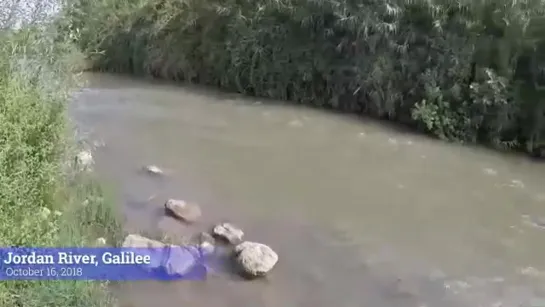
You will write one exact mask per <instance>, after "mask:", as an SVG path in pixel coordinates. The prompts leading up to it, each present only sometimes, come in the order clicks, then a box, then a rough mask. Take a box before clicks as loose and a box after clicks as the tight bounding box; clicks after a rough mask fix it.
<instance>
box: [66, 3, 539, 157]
mask: <svg viewBox="0 0 545 307" xmlns="http://www.w3.org/2000/svg"><path fill="white" fill-rule="evenodd" d="M67 2H68V5H67V6H66V7H65V10H64V18H65V21H66V23H65V24H64V26H63V31H64V32H65V33H67V34H69V35H70V36H72V37H76V38H77V40H78V43H79V44H80V47H81V48H83V50H84V51H85V53H86V55H87V56H88V57H89V58H90V60H91V62H92V64H93V65H94V68H95V69H99V70H108V71H114V72H129V73H134V74H147V75H153V76H157V77H162V78H169V79H175V80H185V81H189V82H196V83H202V84H208V85H213V86H218V87H221V88H224V89H228V90H233V91H238V92H241V93H245V94H249V95H256V96H263V97H270V98H275V99H283V100H291V101H295V102H298V103H304V104H309V105H314V106H320V107H325V108H334V109H339V110H344V111H349V112H356V113H363V114H369V115H372V116H375V117H379V118H386V119H390V120H393V121H397V122H401V123H404V124H407V125H410V126H413V127H415V128H418V129H421V130H424V131H426V132H429V133H431V134H433V135H436V136H437V137H440V138H443V139H447V140H455V141H460V142H482V143H486V144H491V145H494V146H498V147H515V148H522V149H526V150H527V151H529V152H533V151H536V150H538V149H540V148H542V146H543V145H545V103H544V101H543V97H544V95H543V85H544V84H543V83H544V81H545V79H544V77H543V71H544V70H543V67H545V65H544V64H545V58H543V54H545V53H544V52H543V38H544V37H545V31H544V30H545V24H544V23H543V21H544V19H543V17H542V16H543V12H544V11H545V4H544V3H543V2H542V1H539V0H522V1H491V0H483V1H471V0H467V1H466V0H462V1H452V0H432V1H423V0H389V1H378V0H370V1H361V0H328V1H323V0H318V1H316V0H285V1H270V0H257V1H254V0H252V1H248V0H236V1H234V0H227V1H224V0H222V1H220V0H199V1H197V0H183V1H180V0H139V1H128V0H93V1H90V0H67Z"/></svg>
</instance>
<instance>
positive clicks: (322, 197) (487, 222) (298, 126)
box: [73, 74, 545, 307]
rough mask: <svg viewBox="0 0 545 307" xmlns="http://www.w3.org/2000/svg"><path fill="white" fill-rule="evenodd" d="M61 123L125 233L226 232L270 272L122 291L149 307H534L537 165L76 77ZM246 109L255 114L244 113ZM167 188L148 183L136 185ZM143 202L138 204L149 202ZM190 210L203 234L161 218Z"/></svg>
mask: <svg viewBox="0 0 545 307" xmlns="http://www.w3.org/2000/svg"><path fill="white" fill-rule="evenodd" d="M88 77H89V80H90V84H89V86H88V88H86V89H85V90H83V91H81V92H80V93H79V94H78V95H77V96H76V97H77V98H76V102H75V103H74V105H73V107H74V108H73V116H74V117H75V119H76V122H77V123H78V125H79V126H80V127H81V129H82V131H83V132H84V133H85V134H86V135H87V136H88V138H89V139H91V140H104V142H105V143H106V146H105V147H103V148H98V149H97V152H96V153H95V156H96V158H97V170H98V172H99V174H101V175H102V176H103V178H105V180H107V181H108V182H111V183H112V184H113V186H114V187H116V188H117V189H118V191H119V193H120V195H121V196H122V197H121V198H122V199H121V200H120V202H122V204H123V212H125V215H126V218H127V226H126V227H127V229H128V230H129V231H163V232H166V233H169V234H170V235H184V234H189V233H195V232H197V231H199V230H204V229H208V227H209V226H210V225H212V224H213V223H215V222H218V221H221V220H230V221H233V222H235V223H237V224H239V225H240V226H242V227H243V229H244V230H245V231H246V233H247V237H246V238H247V239H249V240H255V241H259V242H263V243H266V244H269V245H270V246H271V247H273V248H274V249H275V250H276V251H277V252H278V253H279V255H280V262H279V263H278V266H277V267H276V268H275V270H274V271H273V272H272V273H271V274H270V276H269V278H268V279H266V280H258V281H252V282H245V281H240V280H238V279H236V278H232V277H229V276H228V275H225V274H220V275H218V276H211V277H210V278H209V280H207V281H206V282H179V283H175V284H166V283H148V282H146V283H133V284H127V285H125V286H124V287H122V289H120V290H119V295H120V297H121V299H122V300H123V302H124V303H125V304H127V305H130V306H135V307H148V306H153V307H156V306H164V307H168V306H182V305H183V304H187V305H186V306H192V307H200V306H237V307H240V306H274V307H279V306H286V307H288V306H290V307H291V306H312V307H320V306H327V307H332V306H338V307H341V306H370V307H397V306H399V307H401V306H403V307H412V306H415V307H417V306H430V307H432V306H438V307H448V306H464V307H465V306H467V307H469V306H471V307H476V306H495V307H499V306H535V307H537V306H545V231H544V230H542V229H540V228H539V227H534V225H533V224H532V221H533V220H534V219H536V218H539V217H545V189H543V187H544V186H545V164H539V163H535V162H532V161H530V160H527V159H526V158H524V157H511V156H504V155H500V154H498V153H495V152H490V151H487V150H484V149H473V148H467V147H461V146H457V145H452V144H446V143H443V142H439V141H434V140H430V139H427V138H425V137H419V136H416V135H413V134H408V133H400V132H396V131H394V130H392V129H389V128H386V127H384V126H383V125H381V124H377V123H371V122H367V121H366V120H361V119H354V118H352V117H349V116H342V115H334V114H327V113H325V112H320V111H317V110H310V109H306V108H298V107H293V106H285V105H281V104H269V103H259V102H260V100H256V99H240V98H238V96H234V95H226V94H218V93H216V92H214V91H212V90H203V89H195V88H189V87H179V86H174V85H167V84H161V83H158V82H154V83H152V82H148V81H138V80H131V79H127V78H124V77H118V76H111V75H100V74H97V75H88ZM256 102H258V103H256ZM147 164H157V165H158V166H160V167H163V168H164V169H166V170H167V172H169V174H168V176H166V177H165V178H161V179H158V178H150V177H148V176H145V175H142V174H141V173H140V172H139V169H140V168H141V167H142V166H144V165H147ZM152 195H155V198H154V199H153V200H151V201H149V202H146V199H148V198H149V197H150V196H152ZM171 197H172V198H182V199H187V200H194V201H197V202H199V203H200V204H201V206H202V208H203V211H204V217H203V220H202V222H201V223H199V224H197V225H194V226H184V225H182V224H180V223H178V222H176V221H173V220H170V219H169V218H165V217H164V216H163V210H162V206H163V203H164V201H165V199H166V198H171Z"/></svg>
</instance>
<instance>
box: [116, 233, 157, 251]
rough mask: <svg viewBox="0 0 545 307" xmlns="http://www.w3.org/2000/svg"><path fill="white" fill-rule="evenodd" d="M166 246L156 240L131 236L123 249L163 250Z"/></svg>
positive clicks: (126, 239) (126, 240) (124, 242)
mask: <svg viewBox="0 0 545 307" xmlns="http://www.w3.org/2000/svg"><path fill="white" fill-rule="evenodd" d="M165 246H166V244H165V243H163V242H159V241H156V240H152V239H148V238H146V237H142V236H141V235H137V234H130V235H128V236H127V237H125V240H124V241H123V247H125V248H161V247H165Z"/></svg>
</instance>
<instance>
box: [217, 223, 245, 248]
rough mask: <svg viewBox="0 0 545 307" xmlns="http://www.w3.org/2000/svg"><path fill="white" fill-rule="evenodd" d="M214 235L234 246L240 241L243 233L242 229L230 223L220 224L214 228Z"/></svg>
mask: <svg viewBox="0 0 545 307" xmlns="http://www.w3.org/2000/svg"><path fill="white" fill-rule="evenodd" d="M213 232H214V235H216V236H218V237H220V238H223V239H225V240H227V241H228V242H229V243H231V244H236V243H239V242H240V241H242V237H243V236H244V232H243V231H242V229H240V228H238V227H236V226H234V225H233V224H230V223H222V224H219V225H216V227H214V230H213Z"/></svg>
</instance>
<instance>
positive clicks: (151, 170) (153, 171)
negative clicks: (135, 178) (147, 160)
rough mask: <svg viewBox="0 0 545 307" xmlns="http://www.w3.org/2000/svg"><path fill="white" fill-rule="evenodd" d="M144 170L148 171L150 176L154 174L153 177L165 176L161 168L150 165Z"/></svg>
mask: <svg viewBox="0 0 545 307" xmlns="http://www.w3.org/2000/svg"><path fill="white" fill-rule="evenodd" d="M144 169H145V170H146V172H148V173H149V174H152V175H163V174H164V172H163V170H162V169H160V168H159V167H157V166H155V165H148V166H146V167H144Z"/></svg>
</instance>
